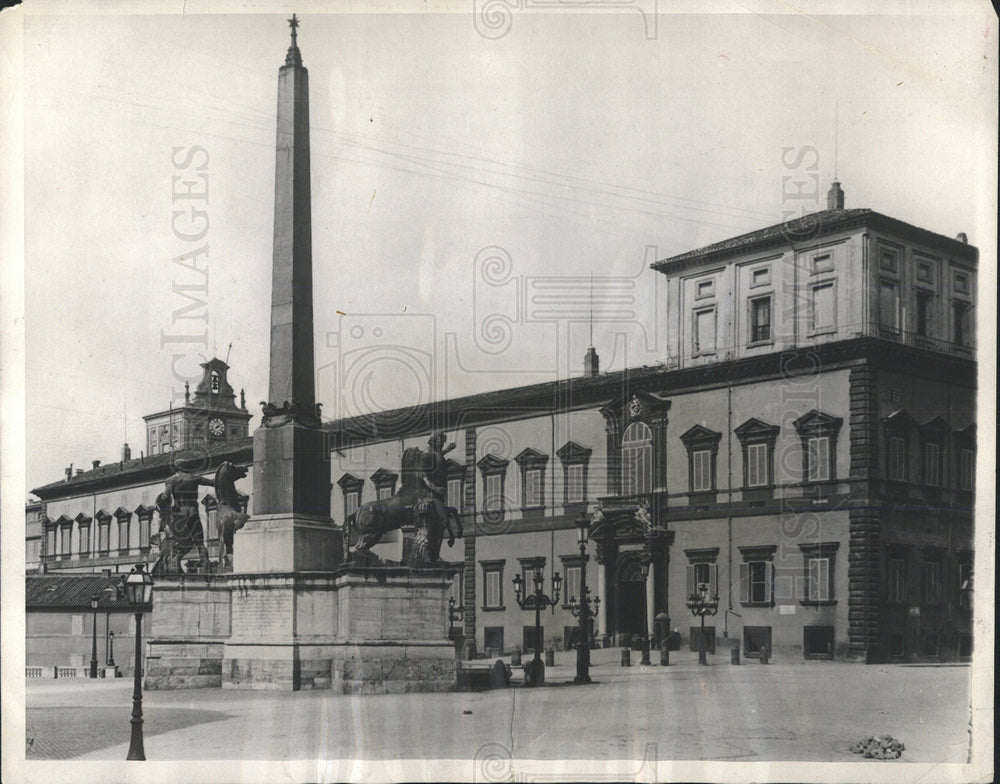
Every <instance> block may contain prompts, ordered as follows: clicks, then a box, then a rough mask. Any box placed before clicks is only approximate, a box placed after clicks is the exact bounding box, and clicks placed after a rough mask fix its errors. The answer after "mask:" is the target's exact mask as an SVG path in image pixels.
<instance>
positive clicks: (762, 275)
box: [750, 267, 771, 287]
mask: <svg viewBox="0 0 1000 784" xmlns="http://www.w3.org/2000/svg"><path fill="white" fill-rule="evenodd" d="M770 282H771V268H770V267H760V268H758V269H755V270H754V271H753V272H751V273H750V286H751V287H756V286H766V285H768V284H769V283H770Z"/></svg>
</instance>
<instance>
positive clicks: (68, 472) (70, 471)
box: [65, 463, 73, 482]
mask: <svg viewBox="0 0 1000 784" xmlns="http://www.w3.org/2000/svg"><path fill="white" fill-rule="evenodd" d="M65 471H66V481H67V482H68V481H69V480H70V479H72V478H73V464H72V463H70V464H69V467H68V468H66V469H65Z"/></svg>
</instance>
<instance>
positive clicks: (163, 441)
mask: <svg viewBox="0 0 1000 784" xmlns="http://www.w3.org/2000/svg"><path fill="white" fill-rule="evenodd" d="M169 451H170V428H169V427H168V426H167V425H163V426H162V427H161V428H160V452H169Z"/></svg>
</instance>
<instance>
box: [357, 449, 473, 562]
mask: <svg viewBox="0 0 1000 784" xmlns="http://www.w3.org/2000/svg"><path fill="white" fill-rule="evenodd" d="M446 441H447V436H446V435H445V434H444V433H443V432H437V433H434V434H433V435H432V436H431V437H430V439H429V440H428V442H427V445H428V451H426V452H424V451H422V450H421V449H420V448H419V447H409V448H408V449H406V450H404V451H403V456H402V460H401V466H400V473H401V475H402V482H401V483H400V487H399V489H398V490H397V491H396V492H395V494H393V495H392V496H390V497H389V498H384V499H379V500H377V501H369V502H367V503H365V504H362V505H361V506H359V507H358V509H357V510H356V511H355V512H353V513H352V514H350V515H349V516H348V517H347V519H346V520H345V522H344V549H345V554H346V555H347V562H348V563H350V564H353V565H357V566H368V565H373V564H378V563H385V562H384V561H381V559H378V558H377V557H376V556H375V555H374V554H373V553H372V552H371V548H372V547H374V546H375V545H376V544H378V543H379V542H380V541H381V540H382V537H383V536H385V534H387V533H389V532H390V531H394V530H396V529H398V528H403V527H407V526H411V527H413V528H414V534H413V539H412V542H411V544H410V547H409V548H406V549H405V550H404V557H403V565H405V566H409V567H415V568H420V567H428V566H437V565H441V564H442V563H443V562H442V560H441V543H442V542H443V540H444V536H445V534H447V535H448V546H449V547H451V546H452V545H453V544H454V543H455V538H456V537H457V536H461V535H462V520H461V517H460V516H459V514H458V510H457V509H455V508H454V507H450V506H448V505H447V497H448V493H447V486H448V464H447V462H446V460H445V455H446V454H448V452H450V451H451V450H452V449H454V448H455V444H454V443H451V444H448V445H447V446H446V445H445V442H446ZM453 522H454V524H455V527H454V529H453V528H452V523H453ZM351 529H353V530H354V531H355V532H356V533H357V535H358V540H357V544H356V546H355V548H354V551H353V552H349V541H350V532H351Z"/></svg>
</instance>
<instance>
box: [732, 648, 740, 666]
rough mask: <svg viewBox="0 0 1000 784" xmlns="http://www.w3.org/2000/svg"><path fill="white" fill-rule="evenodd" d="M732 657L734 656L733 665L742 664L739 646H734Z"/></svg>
mask: <svg viewBox="0 0 1000 784" xmlns="http://www.w3.org/2000/svg"><path fill="white" fill-rule="evenodd" d="M732 655H733V664H739V663H740V646H739V645H734V646H733V654H732Z"/></svg>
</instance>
